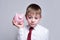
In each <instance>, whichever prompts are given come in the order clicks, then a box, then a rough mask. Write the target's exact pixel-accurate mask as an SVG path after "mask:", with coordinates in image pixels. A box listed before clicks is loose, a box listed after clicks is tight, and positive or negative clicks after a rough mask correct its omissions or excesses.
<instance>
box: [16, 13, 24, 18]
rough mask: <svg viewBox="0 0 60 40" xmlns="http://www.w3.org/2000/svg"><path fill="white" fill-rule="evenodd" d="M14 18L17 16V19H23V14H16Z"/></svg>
mask: <svg viewBox="0 0 60 40" xmlns="http://www.w3.org/2000/svg"><path fill="white" fill-rule="evenodd" d="M16 16H18V17H19V18H24V14H19V13H16Z"/></svg>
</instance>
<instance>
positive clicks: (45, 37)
mask: <svg viewBox="0 0 60 40" xmlns="http://www.w3.org/2000/svg"><path fill="white" fill-rule="evenodd" d="M44 40H49V31H47V32H46V33H45V36H44Z"/></svg>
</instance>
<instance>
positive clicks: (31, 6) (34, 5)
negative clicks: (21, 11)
mask: <svg viewBox="0 0 60 40" xmlns="http://www.w3.org/2000/svg"><path fill="white" fill-rule="evenodd" d="M32 10H34V11H36V12H37V13H36V14H39V15H40V17H41V7H40V6H39V5H37V4H30V5H29V6H28V7H27V9H26V14H25V17H26V16H27V15H28V13H29V12H30V11H32Z"/></svg>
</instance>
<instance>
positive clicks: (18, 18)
mask: <svg viewBox="0 0 60 40" xmlns="http://www.w3.org/2000/svg"><path fill="white" fill-rule="evenodd" d="M12 24H13V25H14V26H16V27H17V28H22V27H23V26H24V20H23V16H22V15H21V14H16V15H15V16H14V17H13V20H12Z"/></svg>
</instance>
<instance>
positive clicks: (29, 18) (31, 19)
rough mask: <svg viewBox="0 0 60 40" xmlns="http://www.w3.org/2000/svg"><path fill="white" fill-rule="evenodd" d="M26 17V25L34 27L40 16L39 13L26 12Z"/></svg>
mask: <svg viewBox="0 0 60 40" xmlns="http://www.w3.org/2000/svg"><path fill="white" fill-rule="evenodd" d="M26 19H27V22H28V25H29V26H30V27H35V26H36V25H37V24H38V22H39V20H40V19H41V17H40V15H39V14H37V15H36V14H33V13H28V15H27V17H26Z"/></svg>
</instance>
